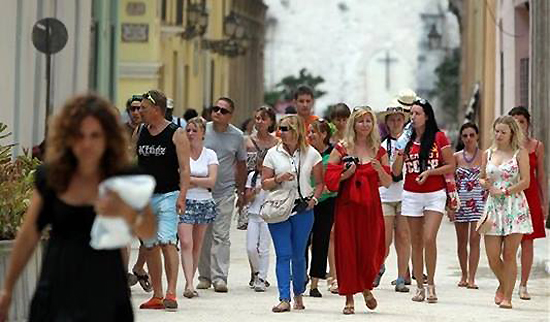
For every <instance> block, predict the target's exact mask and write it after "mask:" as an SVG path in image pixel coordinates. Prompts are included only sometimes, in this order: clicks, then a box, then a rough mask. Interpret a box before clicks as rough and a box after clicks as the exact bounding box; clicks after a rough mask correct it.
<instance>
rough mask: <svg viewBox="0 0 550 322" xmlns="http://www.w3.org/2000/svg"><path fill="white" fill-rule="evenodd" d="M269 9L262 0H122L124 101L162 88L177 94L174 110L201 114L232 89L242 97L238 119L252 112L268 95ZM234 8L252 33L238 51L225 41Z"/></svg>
mask: <svg viewBox="0 0 550 322" xmlns="http://www.w3.org/2000/svg"><path fill="white" fill-rule="evenodd" d="M136 7H139V8H138V9H136ZM265 11H266V6H265V5H264V4H263V2H262V1H261V0H202V1H201V0H193V1H190V0H187V1H186V0H140V1H130V0H122V1H121V6H120V12H121V24H122V28H121V30H122V37H121V40H120V41H121V45H120V51H121V53H120V62H119V78H118V81H119V91H118V92H119V95H118V101H117V105H118V106H119V108H123V107H124V104H125V101H126V99H127V98H128V97H130V96H131V95H133V94H140V93H144V92H146V91H147V90H149V89H152V88H158V89H160V90H162V91H163V92H165V93H166V95H167V97H169V98H172V99H173V102H174V115H178V116H181V115H182V114H183V113H184V111H185V110H186V109H189V108H193V109H195V110H197V111H198V112H199V114H200V112H201V111H202V110H203V108H205V107H209V106H211V105H212V104H213V103H214V100H215V99H216V98H217V97H220V96H227V97H230V98H232V99H233V100H234V101H235V103H236V105H237V109H236V112H235V115H234V117H233V121H234V122H235V123H240V122H241V121H242V120H244V119H246V118H248V117H250V114H251V111H252V110H253V109H254V108H255V107H257V106H259V105H260V104H261V103H262V101H263V86H262V85H263V58H261V57H262V55H263V39H264V34H263V24H264V22H263V21H264V19H263V18H264V15H265ZM197 15H199V16H200V17H202V19H203V20H201V19H200V18H199V20H198V21H197ZM230 16H231V17H233V16H237V17H238V24H239V26H240V28H241V30H243V31H244V33H245V35H246V36H245V37H246V40H247V42H246V43H247V48H246V50H243V51H242V52H240V53H238V54H237V55H234V54H233V53H229V52H228V51H227V50H225V49H224V48H223V46H222V45H223V44H225V42H224V41H226V42H227V41H228V39H229V38H230V37H229V36H228V35H227V30H226V26H225V25H226V22H227V20H228V17H230ZM199 24H202V25H201V26H202V27H201V26H199ZM201 28H202V29H201ZM125 30H126V31H127V35H128V36H131V35H135V36H132V37H125ZM139 35H141V38H140V36H139ZM258 84H259V85H258Z"/></svg>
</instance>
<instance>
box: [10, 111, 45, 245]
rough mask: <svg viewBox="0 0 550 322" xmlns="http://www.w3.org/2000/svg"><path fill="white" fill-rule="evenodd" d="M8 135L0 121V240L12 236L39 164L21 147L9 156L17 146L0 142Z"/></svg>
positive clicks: (26, 205)
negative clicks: (14, 154) (17, 152)
mask: <svg viewBox="0 0 550 322" xmlns="http://www.w3.org/2000/svg"><path fill="white" fill-rule="evenodd" d="M10 135H11V132H7V125H6V124H4V123H1V122H0V240H7V239H14V238H15V236H16V234H17V231H18V229H19V227H20V226H21V223H22V221H23V215H24V214H25V211H27V208H28V206H29V203H30V198H31V195H32V190H33V186H34V171H35V169H36V167H37V166H38V165H39V164H40V161H39V160H38V159H35V158H32V156H30V153H29V151H28V150H25V149H24V150H23V154H22V155H19V156H17V157H16V158H13V157H12V152H13V151H14V149H16V147H17V145H16V144H7V145H3V144H2V143H1V140H5V139H6V138H7V137H9V136H10Z"/></svg>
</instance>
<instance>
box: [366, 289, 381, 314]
mask: <svg viewBox="0 0 550 322" xmlns="http://www.w3.org/2000/svg"><path fill="white" fill-rule="evenodd" d="M363 297H364V298H365V305H366V306H367V308H368V309H369V310H374V309H376V307H377V306H378V302H377V301H376V299H375V298H374V295H372V292H371V291H369V290H366V291H363Z"/></svg>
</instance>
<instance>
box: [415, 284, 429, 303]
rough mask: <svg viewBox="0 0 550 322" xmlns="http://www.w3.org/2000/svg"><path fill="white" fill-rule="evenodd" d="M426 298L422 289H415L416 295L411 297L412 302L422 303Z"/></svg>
mask: <svg viewBox="0 0 550 322" xmlns="http://www.w3.org/2000/svg"><path fill="white" fill-rule="evenodd" d="M425 298H426V290H425V289H424V288H423V287H422V288H417V289H416V294H415V295H414V296H413V297H412V300H413V301H415V302H424V299H425Z"/></svg>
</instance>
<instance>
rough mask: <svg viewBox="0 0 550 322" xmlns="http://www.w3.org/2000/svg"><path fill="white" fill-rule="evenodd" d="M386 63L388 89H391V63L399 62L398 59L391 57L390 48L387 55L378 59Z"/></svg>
mask: <svg viewBox="0 0 550 322" xmlns="http://www.w3.org/2000/svg"><path fill="white" fill-rule="evenodd" d="M378 61H380V62H383V63H384V64H385V65H386V90H388V91H389V90H390V65H391V63H395V62H397V59H395V58H391V56H390V52H389V50H386V57H385V58H381V59H378Z"/></svg>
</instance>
